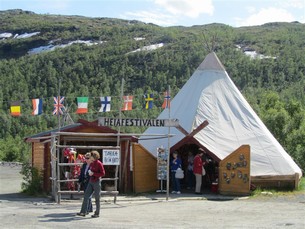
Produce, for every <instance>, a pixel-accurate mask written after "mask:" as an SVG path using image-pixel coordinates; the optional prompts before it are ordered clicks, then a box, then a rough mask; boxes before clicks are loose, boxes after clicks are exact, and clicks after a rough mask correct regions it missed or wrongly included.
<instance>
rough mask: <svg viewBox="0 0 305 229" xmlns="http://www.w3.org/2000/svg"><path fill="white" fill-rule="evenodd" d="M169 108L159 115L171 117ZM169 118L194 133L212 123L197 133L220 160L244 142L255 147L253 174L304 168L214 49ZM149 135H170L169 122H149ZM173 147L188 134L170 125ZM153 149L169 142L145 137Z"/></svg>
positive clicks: (173, 104)
mask: <svg viewBox="0 0 305 229" xmlns="http://www.w3.org/2000/svg"><path fill="white" fill-rule="evenodd" d="M168 112H169V110H168V109H165V110H164V111H163V112H162V113H161V114H160V115H159V117H158V119H167V118H168V117H169V114H168ZM170 117H171V118H177V119H179V123H180V125H181V126H182V127H183V128H184V129H185V130H186V131H187V132H188V133H191V132H192V131H193V130H195V129H196V128H197V127H198V126H199V125H200V124H201V123H203V122H204V121H205V120H207V121H208V122H209V125H208V126H207V127H205V128H204V129H202V130H201V131H199V132H198V133H197V134H196V135H194V139H196V140H197V141H198V142H199V143H200V144H201V145H202V146H203V147H205V148H206V149H208V150H209V151H210V152H212V153H213V154H214V156H216V157H217V158H218V159H219V160H222V159H224V158H225V157H226V156H228V155H229V154H230V153H232V152H233V151H234V150H236V149H237V148H238V147H240V146H241V145H243V144H247V145H250V147H251V176H252V177H255V176H275V177H276V176H283V175H297V176H298V177H301V176H302V172H301V169H300V168H299V167H298V166H297V165H296V163H295V162H294V161H293V160H292V158H291V157H290V156H289V154H288V153H287V152H286V151H285V150H284V149H283V147H282V146H281V145H280V144H279V143H278V141H277V140H276V139H275V138H274V137H273V135H272V134H271V133H270V131H269V130H268V129H267V128H266V126H265V125H264V123H263V122H262V121H261V120H260V118H259V117H258V116H257V115H256V113H255V112H254V111H253V109H252V108H251V107H250V105H249V104H248V102H247V101H246V100H245V99H244V97H243V96H242V94H241V93H240V92H239V90H238V89H237V87H236V86H235V85H234V83H233V82H232V80H231V79H230V77H229V76H228V74H227V72H226V70H225V68H224V67H223V65H222V64H221V62H220V61H219V59H218V57H217V56H216V54H215V53H210V54H208V55H207V56H206V58H205V60H204V61H203V62H202V63H201V64H200V65H199V67H198V68H197V69H196V71H195V72H194V74H193V75H192V76H191V78H190V79H189V80H188V81H187V82H186V84H185V85H184V86H183V87H182V89H181V90H180V91H179V92H178V94H177V95H176V96H175V97H174V98H173V99H172V101H171V110H170ZM144 133H145V134H157V133H158V134H160V133H161V134H166V133H168V127H164V128H160V127H150V128H148V129H147V130H146V131H145V132H144ZM170 133H171V134H174V135H175V136H174V137H172V138H170V146H171V147H172V146H174V145H175V144H177V143H178V142H179V141H181V140H182V139H183V138H185V135H184V134H182V133H181V132H180V131H179V130H177V129H176V128H171V129H170ZM142 139H143V137H142V138H140V140H139V143H140V144H141V145H143V146H144V147H145V148H146V149H147V150H148V151H149V152H150V153H152V154H153V155H155V156H156V149H157V147H160V146H161V145H163V146H164V147H167V145H168V140H167V139H158V140H144V139H143V140H142Z"/></svg>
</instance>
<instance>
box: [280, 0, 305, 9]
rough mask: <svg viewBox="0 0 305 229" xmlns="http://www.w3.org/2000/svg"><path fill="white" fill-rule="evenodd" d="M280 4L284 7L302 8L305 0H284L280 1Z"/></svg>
mask: <svg viewBox="0 0 305 229" xmlns="http://www.w3.org/2000/svg"><path fill="white" fill-rule="evenodd" d="M280 5H281V6H282V7H284V8H288V7H292V8H297V9H304V8H305V1H304V0H290V1H287V0H284V1H282V2H280Z"/></svg>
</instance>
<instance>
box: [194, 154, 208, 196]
mask: <svg viewBox="0 0 305 229" xmlns="http://www.w3.org/2000/svg"><path fill="white" fill-rule="evenodd" d="M203 154H204V150H203V149H202V148H199V149H198V154H197V155H196V156H195V157H194V164H193V172H194V174H195V178H196V186H195V194H202V193H201V183H202V167H203V166H204V164H205V163H204V162H203V161H202V156H203Z"/></svg>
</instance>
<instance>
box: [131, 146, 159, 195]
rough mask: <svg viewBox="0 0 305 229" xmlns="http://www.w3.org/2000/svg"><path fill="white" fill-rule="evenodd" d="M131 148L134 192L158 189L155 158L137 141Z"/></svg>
mask: <svg viewBox="0 0 305 229" xmlns="http://www.w3.org/2000/svg"><path fill="white" fill-rule="evenodd" d="M132 149H133V150H132V152H133V154H132V160H133V190H134V192H135V193H140V192H149V191H155V190H157V189H159V182H158V179H157V159H156V158H155V157H154V156H153V155H151V154H150V153H149V152H148V151H147V150H146V149H145V148H144V147H143V146H141V145H140V144H138V143H134V144H133V145H132Z"/></svg>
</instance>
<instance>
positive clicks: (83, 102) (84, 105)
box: [76, 97, 88, 114]
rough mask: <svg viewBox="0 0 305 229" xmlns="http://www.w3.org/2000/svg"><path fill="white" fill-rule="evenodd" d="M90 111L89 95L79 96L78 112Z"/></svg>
mask: <svg viewBox="0 0 305 229" xmlns="http://www.w3.org/2000/svg"><path fill="white" fill-rule="evenodd" d="M84 113H88V97H77V110H76V114H84Z"/></svg>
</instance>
